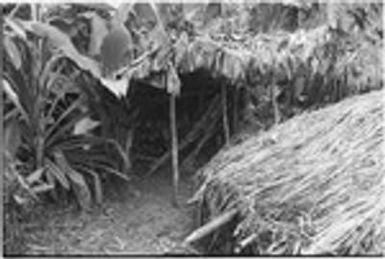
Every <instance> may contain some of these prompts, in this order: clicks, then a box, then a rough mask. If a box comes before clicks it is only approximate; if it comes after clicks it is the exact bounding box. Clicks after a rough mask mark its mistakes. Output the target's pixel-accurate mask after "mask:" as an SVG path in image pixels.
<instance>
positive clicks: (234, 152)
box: [190, 91, 385, 255]
mask: <svg viewBox="0 0 385 259" xmlns="http://www.w3.org/2000/svg"><path fill="white" fill-rule="evenodd" d="M383 94H384V91H374V92H371V93H369V94H365V95H362V96H355V97H352V98H349V99H347V100H344V101H342V102H340V103H338V104H335V105H332V106H329V107H327V108H324V109H321V110H318V111H314V112H309V113H304V114H302V115H300V116H296V117H294V118H293V119H291V120H289V121H287V122H285V123H283V124H280V125H277V126H275V127H273V128H272V129H271V130H269V131H268V132H264V133H261V134H258V135H255V136H251V137H249V138H248V139H247V140H246V141H244V142H242V143H240V144H236V145H234V146H232V147H230V148H227V149H224V150H223V151H221V152H219V153H218V154H217V155H216V156H215V157H214V158H213V159H212V160H211V162H209V163H208V164H207V165H206V166H204V167H203V168H202V169H201V172H200V177H201V178H202V179H201V180H203V183H202V185H201V187H200V189H199V191H198V192H197V193H196V195H195V197H194V200H193V201H195V202H197V203H198V204H199V206H198V209H199V210H200V215H203V218H202V221H204V222H201V224H203V223H206V222H207V221H210V220H212V219H219V218H221V219H219V220H217V221H222V222H221V223H218V222H217V223H214V224H211V225H212V226H214V225H216V226H220V225H222V227H218V228H216V231H208V230H207V229H209V228H210V227H206V230H203V231H202V229H201V230H200V231H198V232H196V233H195V236H194V237H192V236H190V240H192V239H195V240H197V239H198V238H196V236H197V235H198V236H201V237H203V236H204V235H205V236H206V237H205V238H208V237H210V239H211V244H212V247H211V249H213V247H216V249H217V250H215V251H216V252H219V253H232V252H234V251H236V252H240V253H244V254H286V255H288V254H308V255H309V254H338V255H356V254H361V255H364V254H376V255H381V254H384V251H385V221H384V219H385V174H384V167H383V160H384V154H383V153H382V144H384V142H383V129H384V127H383V122H384V118H383V97H384V95H383ZM235 211H236V213H234V212H235ZM228 212H230V213H228ZM226 213H227V217H222V216H219V215H223V214H226ZM224 218H226V219H224ZM213 221H215V220H213ZM224 221H227V222H224ZM224 224H225V225H226V226H227V227H224V226H223V225H224ZM208 225H210V223H209V224H208ZM208 225H207V226H208ZM209 232H210V233H214V234H212V235H208V233H209ZM197 233H198V234H197ZM202 233H205V234H202ZM226 238H227V239H228V240H223V239H226ZM213 239H215V240H213ZM229 240H230V243H231V245H230V247H231V249H229V248H228V247H227V248H225V247H224V246H226V245H225V244H226V241H227V244H228V241H229ZM205 243H206V244H207V243H209V242H205ZM218 246H219V247H220V248H218ZM206 248H207V247H206ZM208 249H210V248H208ZM211 252H212V250H211Z"/></svg>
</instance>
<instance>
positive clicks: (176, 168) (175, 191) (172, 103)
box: [170, 94, 179, 207]
mask: <svg viewBox="0 0 385 259" xmlns="http://www.w3.org/2000/svg"><path fill="white" fill-rule="evenodd" d="M170 130H171V150H172V173H173V177H172V184H173V204H174V205H175V206H176V207H177V206H178V185H179V165H178V132H177V128H176V109H175V95H174V94H171V95H170Z"/></svg>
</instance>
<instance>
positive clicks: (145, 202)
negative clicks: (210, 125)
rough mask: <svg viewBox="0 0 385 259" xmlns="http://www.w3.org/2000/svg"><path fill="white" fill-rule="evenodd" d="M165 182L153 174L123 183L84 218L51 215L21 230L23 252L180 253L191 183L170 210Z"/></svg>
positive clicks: (168, 187) (70, 214)
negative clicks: (23, 245)
mask: <svg viewBox="0 0 385 259" xmlns="http://www.w3.org/2000/svg"><path fill="white" fill-rule="evenodd" d="M169 178H170V177H168V178H166V177H164V176H161V175H158V176H154V178H152V179H151V180H148V179H147V180H146V181H142V182H139V183H137V185H135V187H134V188H133V187H132V186H131V185H128V186H127V185H122V186H121V187H120V189H121V190H120V191H117V192H116V193H115V197H112V198H111V197H110V198H109V200H108V201H106V202H105V204H104V205H103V206H102V208H101V209H100V210H97V211H94V212H92V213H89V214H81V215H79V213H74V212H73V211H72V212H63V211H57V212H55V213H50V214H51V215H50V216H49V218H47V219H44V220H43V221H42V222H40V224H35V225H34V224H32V225H31V226H29V228H30V229H29V230H28V231H25V233H28V236H27V238H26V242H27V247H28V250H27V254H35V255H36V254H51V255H60V254H62V255H63V254H76V255H80V254H81V255H96V254H124V255H127V254H151V255H154V254H164V253H183V251H181V250H180V249H181V248H178V247H180V246H179V244H180V242H181V241H182V240H183V238H184V237H185V236H186V235H187V234H188V233H189V232H190V231H191V229H192V211H191V208H189V207H187V206H186V205H185V202H186V200H187V199H188V198H189V197H190V195H191V194H192V188H191V186H192V184H191V180H189V179H184V180H183V181H182V183H181V188H180V189H181V190H180V201H181V204H182V205H181V206H180V208H175V207H173V206H172V204H171V193H172V189H171V184H170V180H171V179H169ZM130 186H131V187H130ZM133 189H134V190H133ZM33 228H35V229H33ZM178 249H179V250H178ZM184 252H186V251H184Z"/></svg>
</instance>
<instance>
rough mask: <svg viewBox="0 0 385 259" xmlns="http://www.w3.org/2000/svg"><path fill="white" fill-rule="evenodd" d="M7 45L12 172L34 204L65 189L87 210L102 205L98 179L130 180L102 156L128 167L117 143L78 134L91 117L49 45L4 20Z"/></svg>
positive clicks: (7, 129) (7, 115)
mask: <svg viewBox="0 0 385 259" xmlns="http://www.w3.org/2000/svg"><path fill="white" fill-rule="evenodd" d="M39 24H40V25H39V26H41V28H50V27H46V26H45V24H44V23H39ZM48 32H49V31H48ZM57 40H58V42H57V44H59V42H60V41H61V42H60V43H61V44H64V45H65V44H69V42H68V41H65V38H62V39H57ZM4 43H5V44H4V45H5V52H6V56H5V71H4V72H5V73H4V80H3V84H4V86H5V87H4V90H5V94H6V103H7V104H8V105H7V107H6V110H5V132H6V136H5V142H6V147H5V155H6V156H7V164H8V167H9V168H10V170H9V171H10V172H12V173H13V175H15V178H14V179H17V181H18V183H19V185H20V186H21V187H22V188H24V189H25V190H27V191H28V193H29V194H30V196H31V197H33V198H35V199H38V198H39V195H38V194H40V193H46V192H47V191H50V192H51V193H53V195H54V196H55V195H56V191H57V190H58V189H59V188H61V189H64V190H65V191H72V192H73V193H74V194H75V197H76V199H77V201H78V203H79V204H80V206H81V207H82V208H84V209H87V208H89V207H90V206H91V204H92V201H93V199H95V200H96V201H97V202H101V200H102V197H103V196H102V186H101V178H100V173H103V172H104V173H110V174H115V175H118V176H119V177H121V178H122V179H125V180H129V178H128V176H127V175H125V174H123V173H121V172H120V171H119V170H117V167H116V165H115V164H114V160H111V159H109V158H108V157H107V156H106V155H105V154H103V153H102V152H101V151H100V150H103V149H104V148H105V147H106V146H110V147H112V148H111V149H114V150H116V151H115V153H116V154H117V155H118V156H119V157H121V160H122V162H123V163H124V164H128V159H127V157H126V154H124V152H123V151H122V149H121V148H120V146H119V145H118V144H117V143H116V142H114V141H111V140H106V139H103V138H100V137H97V136H94V135H93V134H91V133H89V131H88V129H85V130H84V129H83V130H80V131H79V129H78V132H77V133H76V134H74V128H75V127H77V126H79V125H80V124H79V123H80V122H82V121H84V120H85V119H87V118H89V116H90V112H89V111H88V108H87V106H86V102H85V96H84V94H83V93H81V92H80V91H79V89H78V88H77V87H76V85H75V84H74V81H73V77H74V76H71V75H70V74H68V73H67V72H66V71H65V70H66V69H67V70H68V68H66V62H68V61H67V60H66V59H65V58H64V56H63V55H62V53H59V52H55V51H53V50H52V48H49V44H50V42H49V41H47V39H45V38H40V37H36V35H29V34H28V32H27V31H26V30H25V28H24V27H23V26H21V25H20V23H18V22H17V20H12V19H10V18H6V26H5V35H4ZM78 128H79V127H78ZM14 165H20V166H18V167H17V166H14ZM91 186H92V187H93V191H92V188H91Z"/></svg>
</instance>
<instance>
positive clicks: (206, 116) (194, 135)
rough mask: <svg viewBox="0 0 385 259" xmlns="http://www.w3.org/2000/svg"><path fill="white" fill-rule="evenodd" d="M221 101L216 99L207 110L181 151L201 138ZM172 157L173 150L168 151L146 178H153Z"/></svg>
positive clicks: (179, 147) (184, 141)
mask: <svg viewBox="0 0 385 259" xmlns="http://www.w3.org/2000/svg"><path fill="white" fill-rule="evenodd" d="M218 101H219V99H217V98H214V99H213V101H212V104H211V105H210V107H209V108H208V109H207V112H206V113H205V114H204V115H203V116H202V117H201V118H200V120H199V121H198V122H197V123H196V124H195V125H194V127H193V129H192V130H191V131H190V132H189V133H188V134H187V136H186V137H185V138H184V140H183V141H182V143H181V144H180V145H178V149H179V151H182V150H183V149H185V148H186V147H187V146H188V145H189V144H191V143H192V142H194V141H195V140H196V139H197V137H199V132H200V131H201V130H202V129H203V128H204V126H205V124H207V123H208V122H209V121H210V120H211V119H212V118H213V117H214V118H215V115H216V106H217V102H218ZM171 155H172V150H168V151H166V152H165V153H164V154H163V155H162V156H161V157H160V158H159V159H158V160H157V161H156V162H155V163H154V165H153V166H152V167H151V168H150V170H149V171H148V172H147V173H146V174H145V177H149V176H151V175H152V174H153V173H154V172H155V171H156V170H158V169H159V167H161V166H162V165H163V164H164V163H165V162H166V161H167V160H168V159H169V158H170V156H171Z"/></svg>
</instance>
